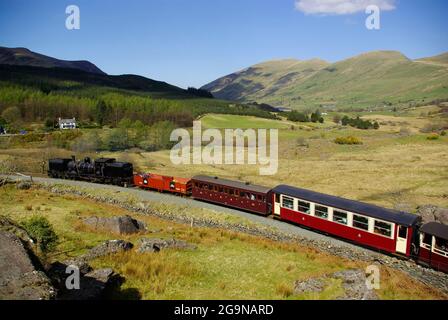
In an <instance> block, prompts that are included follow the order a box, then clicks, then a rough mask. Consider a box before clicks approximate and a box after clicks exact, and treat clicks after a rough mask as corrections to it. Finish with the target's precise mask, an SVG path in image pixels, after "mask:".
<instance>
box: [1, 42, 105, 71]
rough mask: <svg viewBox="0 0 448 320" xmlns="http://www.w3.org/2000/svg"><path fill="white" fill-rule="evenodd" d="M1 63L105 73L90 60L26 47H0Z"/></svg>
mask: <svg viewBox="0 0 448 320" xmlns="http://www.w3.org/2000/svg"><path fill="white" fill-rule="evenodd" d="M0 64H8V65H15V66H33V67H43V68H66V69H78V70H82V71H85V72H90V73H96V74H103V75H104V74H105V73H104V72H103V71H101V70H100V69H99V68H98V67H97V66H95V65H94V64H93V63H91V62H89V61H65V60H59V59H56V58H52V57H48V56H45V55H43V54H39V53H36V52H33V51H30V50H28V49H26V48H6V47H0Z"/></svg>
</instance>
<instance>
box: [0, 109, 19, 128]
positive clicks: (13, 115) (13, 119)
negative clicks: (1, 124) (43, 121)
mask: <svg viewBox="0 0 448 320" xmlns="http://www.w3.org/2000/svg"><path fill="white" fill-rule="evenodd" d="M2 118H3V119H5V120H6V122H7V123H9V124H15V123H17V122H19V121H21V120H22V114H21V113H20V109H19V108H17V107H9V108H7V109H5V110H4V111H3V112H2Z"/></svg>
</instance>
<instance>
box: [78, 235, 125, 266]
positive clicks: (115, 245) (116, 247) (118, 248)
mask: <svg viewBox="0 0 448 320" xmlns="http://www.w3.org/2000/svg"><path fill="white" fill-rule="evenodd" d="M132 247H133V244H132V243H130V242H127V241H124V240H107V241H105V242H104V243H102V244H100V245H98V246H96V247H94V248H92V249H90V250H89V252H87V253H86V254H84V255H82V256H80V257H78V258H76V259H74V260H72V261H74V262H73V263H74V264H75V265H77V264H79V263H82V262H87V261H90V260H93V259H96V258H99V257H104V256H107V255H109V254H115V253H118V252H122V251H128V250H131V249H132Z"/></svg>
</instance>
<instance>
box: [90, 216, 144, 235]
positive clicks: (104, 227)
mask: <svg viewBox="0 0 448 320" xmlns="http://www.w3.org/2000/svg"><path fill="white" fill-rule="evenodd" d="M83 223H84V224H86V225H87V226H89V227H91V228H93V229H95V230H100V231H109V232H113V233H116V234H132V233H138V232H142V231H146V225H145V223H143V222H141V221H139V220H136V219H133V218H132V217H130V216H123V217H112V218H104V217H89V218H86V219H84V220H83Z"/></svg>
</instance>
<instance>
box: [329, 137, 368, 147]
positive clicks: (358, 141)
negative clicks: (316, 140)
mask: <svg viewBox="0 0 448 320" xmlns="http://www.w3.org/2000/svg"><path fill="white" fill-rule="evenodd" d="M334 142H335V143H337V144H349V145H351V144H362V141H361V139H359V138H357V137H353V136H348V137H339V138H336V139H334Z"/></svg>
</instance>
